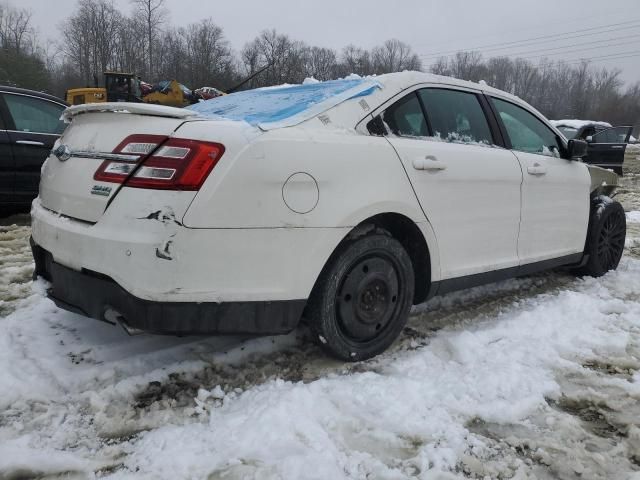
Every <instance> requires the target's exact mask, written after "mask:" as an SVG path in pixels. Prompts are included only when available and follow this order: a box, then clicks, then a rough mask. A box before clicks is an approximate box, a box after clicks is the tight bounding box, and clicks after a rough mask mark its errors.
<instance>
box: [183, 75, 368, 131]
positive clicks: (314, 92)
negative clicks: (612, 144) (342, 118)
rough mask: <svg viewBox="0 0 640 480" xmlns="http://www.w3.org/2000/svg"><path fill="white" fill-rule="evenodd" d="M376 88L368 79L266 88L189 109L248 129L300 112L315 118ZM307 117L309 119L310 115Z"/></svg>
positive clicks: (227, 96) (284, 118) (218, 98)
mask: <svg viewBox="0 0 640 480" xmlns="http://www.w3.org/2000/svg"><path fill="white" fill-rule="evenodd" d="M377 87H378V84H377V83H376V82H373V81H371V80H367V79H362V78H358V79H344V80H332V81H329V82H317V83H309V84H303V85H288V86H282V87H267V88H258V89H254V90H247V91H244V92H238V93H232V94H230V95H225V96H222V97H217V98H212V99H211V100H206V101H204V102H200V103H198V104H196V105H192V106H190V107H188V108H190V109H191V110H194V111H196V112H198V113H200V114H201V115H203V116H205V117H209V118H226V119H229V120H243V121H245V122H247V123H249V124H251V125H254V126H256V125H260V124H269V123H275V122H282V121H283V120H286V119H290V118H292V117H296V116H298V115H300V114H302V113H303V112H309V113H310V114H312V115H316V114H318V113H321V112H322V111H325V110H327V109H329V108H331V107H333V106H335V105H337V104H338V103H340V102H342V101H344V100H347V99H349V98H353V97H359V96H364V95H368V94H369V93H371V92H372V91H373V90H374V89H375V88H377ZM309 116H310V115H309Z"/></svg>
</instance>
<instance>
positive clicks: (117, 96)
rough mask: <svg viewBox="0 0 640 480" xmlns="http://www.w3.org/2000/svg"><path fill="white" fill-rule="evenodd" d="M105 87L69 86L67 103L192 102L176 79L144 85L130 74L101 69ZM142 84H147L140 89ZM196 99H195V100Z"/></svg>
mask: <svg viewBox="0 0 640 480" xmlns="http://www.w3.org/2000/svg"><path fill="white" fill-rule="evenodd" d="M104 85H105V86H104V88H100V87H93V88H89V87H87V88H72V89H70V90H67V103H68V104H69V105H80V104H83V103H102V102H144V103H153V104H156V105H167V106H171V107H186V106H188V105H191V104H192V103H194V97H193V95H190V91H189V90H186V89H185V88H184V87H182V85H180V84H179V83H178V82H177V81H176V80H171V81H170V82H161V83H160V84H159V87H158V88H155V89H154V88H152V86H151V85H149V84H144V83H143V82H142V81H141V80H140V78H139V77H137V76H136V75H135V74H133V73H123V72H104ZM143 86H146V87H147V88H145V89H144V90H143ZM196 101H197V100H196Z"/></svg>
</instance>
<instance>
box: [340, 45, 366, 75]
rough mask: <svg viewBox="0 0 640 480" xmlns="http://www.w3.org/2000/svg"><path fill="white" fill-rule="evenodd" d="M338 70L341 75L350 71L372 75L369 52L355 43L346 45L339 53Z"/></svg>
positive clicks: (350, 72) (348, 73)
mask: <svg viewBox="0 0 640 480" xmlns="http://www.w3.org/2000/svg"><path fill="white" fill-rule="evenodd" d="M339 71H340V75H342V76H346V75H350V74H352V73H355V74H357V75H372V74H373V73H374V71H373V63H372V61H371V53H370V52H369V51H367V50H364V49H362V48H360V47H356V46H355V45H347V46H346V47H344V48H343V49H342V54H341V55H340V65H339Z"/></svg>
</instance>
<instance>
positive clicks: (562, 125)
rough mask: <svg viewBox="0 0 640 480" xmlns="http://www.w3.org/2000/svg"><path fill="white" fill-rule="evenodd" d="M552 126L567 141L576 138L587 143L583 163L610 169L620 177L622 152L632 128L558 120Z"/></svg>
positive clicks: (622, 159) (622, 160) (622, 161)
mask: <svg viewBox="0 0 640 480" xmlns="http://www.w3.org/2000/svg"><path fill="white" fill-rule="evenodd" d="M554 124H555V126H556V128H557V129H558V130H560V131H561V132H562V133H563V134H564V136H565V137H567V138H568V139H572V138H577V139H580V140H586V141H587V143H588V144H589V148H588V149H587V156H586V157H585V158H584V159H583V161H584V162H585V163H589V164H591V165H597V166H598V167H602V168H608V169H611V170H613V171H614V172H616V173H617V174H618V175H620V176H622V164H623V163H624V152H625V150H626V148H627V144H628V143H629V139H630V138H631V131H632V130H633V127H630V126H619V127H611V126H610V125H608V124H606V123H602V122H583V124H581V125H580V122H576V121H574V120H570V121H568V122H566V121H562V120H559V121H557V122H554Z"/></svg>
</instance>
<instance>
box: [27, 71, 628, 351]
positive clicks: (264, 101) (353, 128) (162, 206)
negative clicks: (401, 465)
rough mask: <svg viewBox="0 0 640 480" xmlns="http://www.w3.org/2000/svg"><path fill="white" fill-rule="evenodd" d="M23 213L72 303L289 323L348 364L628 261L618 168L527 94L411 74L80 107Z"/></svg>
mask: <svg viewBox="0 0 640 480" xmlns="http://www.w3.org/2000/svg"><path fill="white" fill-rule="evenodd" d="M64 116H65V118H66V120H67V121H68V122H70V125H69V126H68V128H67V129H66V130H65V132H64V134H63V136H62V137H61V138H60V140H59V142H58V143H57V145H56V147H55V149H54V150H53V152H52V155H51V156H50V157H49V158H48V160H47V161H46V163H45V166H44V168H43V177H42V182H41V185H40V195H39V197H38V198H37V199H36V200H35V201H34V202H33V208H32V211H31V212H32V232H33V233H32V234H33V237H32V248H33V255H34V258H35V263H36V269H35V273H36V275H40V276H42V277H44V278H46V279H47V280H49V281H50V282H51V287H50V289H49V290H48V292H49V295H50V296H51V298H52V299H53V300H54V301H55V302H56V303H57V304H58V305H59V306H60V307H62V308H65V309H68V310H71V311H75V312H79V313H81V314H84V315H86V316H89V317H93V318H97V319H100V320H107V321H109V322H113V323H116V322H119V323H121V324H122V325H123V326H125V328H127V329H128V330H129V331H140V330H144V331H150V332H157V333H170V334H181V335H183V334H192V333H208V334H213V333H219V334H224V333H243V334H282V333H286V332H289V331H291V330H292V329H294V328H295V327H296V325H297V324H298V323H299V321H300V320H301V319H302V318H303V317H304V318H306V321H307V322H308V324H309V326H310V328H311V331H312V332H313V334H314V335H313V336H314V338H315V339H316V341H317V342H318V343H319V344H320V345H322V346H323V347H324V348H325V349H327V350H328V351H329V352H331V353H332V354H333V355H335V356H337V357H339V358H341V359H344V360H352V361H355V360H362V359H365V358H369V357H371V356H373V355H376V354H378V353H380V352H382V351H383V350H384V349H385V348H387V347H388V346H389V345H390V344H391V343H392V342H393V341H394V340H395V339H396V338H397V336H398V335H399V334H400V332H401V331H402V329H403V328H404V325H405V323H406V321H407V318H408V315H409V311H410V308H411V305H413V304H417V303H421V302H424V301H425V300H427V299H428V298H430V297H432V296H434V295H439V294H443V293H447V292H451V291H453V290H458V289H463V288H468V287H472V286H475V285H480V284H483V283H489V282H494V281H497V280H500V279H505V278H509V277H513V276H517V275H526V274H530V273H533V272H536V271H539V270H544V269H550V268H554V267H559V266H571V267H573V268H576V269H579V271H580V272H581V273H583V274H589V275H594V276H599V275H603V274H604V273H606V272H607V271H609V270H612V269H615V268H616V267H617V266H618V262H619V261H620V257H621V255H622V251H623V247H624V241H625V232H626V223H625V222H626V220H625V213H624V210H623V209H622V206H621V205H620V204H619V203H618V202H615V201H613V200H611V198H609V197H607V195H610V194H611V192H612V191H613V190H614V189H615V186H616V183H617V176H616V175H615V174H614V173H613V172H609V171H607V170H603V169H601V168H598V167H594V166H590V165H585V164H584V163H583V162H582V161H581V160H580V159H581V157H583V156H584V155H585V154H586V150H587V144H586V142H584V141H582V140H575V139H573V140H568V141H567V140H566V139H565V138H564V137H563V136H562V135H561V133H560V132H559V131H558V130H556V129H555V128H554V127H553V126H552V125H551V124H550V123H549V121H548V120H546V119H545V118H544V117H543V116H542V115H541V114H540V113H539V112H537V111H536V110H535V109H533V108H532V107H530V106H529V105H527V104H526V103H525V102H523V101H522V100H520V99H518V98H516V97H514V96H512V95H509V94H507V93H505V92H502V91H500V90H496V89H493V88H490V87H488V86H486V85H479V84H475V83H470V82H464V81H460V80H456V79H453V78H447V77H439V76H435V75H430V74H425V73H419V72H403V73H395V74H388V75H381V76H379V77H375V78H359V77H358V78H348V79H344V80H337V81H332V82H320V83H309V84H304V85H295V86H286V87H276V88H266V89H257V90H249V91H244V92H239V93H235V94H231V95H226V96H221V97H218V98H215V99H213V100H208V101H206V102H202V103H199V104H197V105H194V106H192V107H189V108H188V109H177V108H171V107H163V106H156V105H147V104H140V103H124V104H123V103H106V104H93V105H79V106H74V107H70V108H69V109H68V110H66V111H65V113H64Z"/></svg>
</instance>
